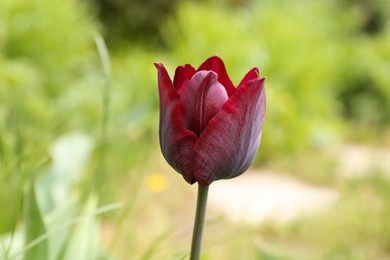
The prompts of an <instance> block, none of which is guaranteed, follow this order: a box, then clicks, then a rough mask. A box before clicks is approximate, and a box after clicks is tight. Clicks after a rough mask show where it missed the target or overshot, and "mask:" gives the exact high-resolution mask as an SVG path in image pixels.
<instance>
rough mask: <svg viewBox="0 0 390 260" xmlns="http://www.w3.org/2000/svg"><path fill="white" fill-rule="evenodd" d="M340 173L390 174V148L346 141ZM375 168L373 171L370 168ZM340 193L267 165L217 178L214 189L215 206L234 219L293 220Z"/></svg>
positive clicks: (325, 204) (315, 210)
mask: <svg viewBox="0 0 390 260" xmlns="http://www.w3.org/2000/svg"><path fill="white" fill-rule="evenodd" d="M338 153H339V156H338V158H340V159H339V170H338V171H339V173H340V175H341V176H343V177H345V178H355V177H360V176H362V175H364V174H370V173H372V172H374V173H375V172H378V171H372V169H376V170H379V172H381V173H383V174H385V175H388V176H389V177H390V149H383V148H381V149H376V148H373V147H368V146H363V145H345V146H343V147H342V148H341V149H339V152H338ZM370 169H371V171H370ZM339 197H340V194H339V192H338V191H337V190H336V189H334V188H331V187H319V186H315V185H312V184H309V183H305V182H303V181H302V180H300V179H297V178H294V177H291V176H289V174H281V173H277V172H273V171H271V170H267V169H260V170H252V171H249V172H247V173H245V174H244V175H242V176H240V177H239V178H236V179H234V181H217V182H215V183H213V188H212V189H210V194H209V205H210V208H211V210H214V211H217V212H220V213H222V214H225V215H226V216H227V217H228V218H229V219H231V220H232V221H234V222H242V221H244V222H247V223H259V222H262V221H265V220H273V221H281V222H285V221H289V220H291V219H294V218H296V217H299V216H302V215H304V214H316V213H318V212H320V211H322V210H326V209H327V208H328V207H329V206H331V205H332V204H333V203H335V202H336V201H337V199H338V198H339Z"/></svg>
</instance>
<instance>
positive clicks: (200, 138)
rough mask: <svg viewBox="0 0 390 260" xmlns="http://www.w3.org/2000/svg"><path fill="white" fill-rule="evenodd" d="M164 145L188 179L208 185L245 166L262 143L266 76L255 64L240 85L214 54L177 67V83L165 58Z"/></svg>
mask: <svg viewBox="0 0 390 260" xmlns="http://www.w3.org/2000/svg"><path fill="white" fill-rule="evenodd" d="M155 66H156V68H157V70H158V90H159V95H160V132H159V133H160V146H161V150H162V153H163V155H164V157H165V159H166V160H167V162H168V163H169V164H170V165H171V166H172V167H173V168H174V169H175V170H176V171H178V172H179V173H180V174H181V175H183V177H184V179H185V180H186V181H187V182H188V183H190V184H193V183H194V182H198V183H199V184H200V185H202V186H207V185H209V184H211V183H212V182H213V181H215V180H219V179H229V178H233V177H236V176H238V175H240V174H242V173H243V172H245V171H246V170H247V169H248V168H249V166H250V165H251V163H252V161H253V159H254V156H255V154H256V152H257V149H258V148H259V145H260V139H261V132H262V127H263V121H264V114H265V90H264V80H265V78H259V71H258V69H257V68H254V69H252V70H251V71H249V72H248V73H247V74H246V76H245V77H244V78H243V80H242V81H241V83H240V84H239V85H238V87H237V88H236V87H235V86H234V85H233V83H232V82H231V80H230V78H229V76H228V74H227V72H226V69H225V65H224V63H223V61H222V60H221V59H220V58H219V57H218V56H214V57H211V58H209V59H208V60H206V61H205V62H204V63H203V64H202V65H200V67H199V68H198V69H197V70H196V69H194V68H193V67H192V66H191V65H189V64H187V65H184V66H180V67H178V68H177V69H176V72H175V76H174V80H173V83H172V81H171V79H170V77H169V75H168V72H167V70H166V69H165V67H164V65H163V64H161V63H155Z"/></svg>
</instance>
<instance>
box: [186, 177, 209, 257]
mask: <svg viewBox="0 0 390 260" xmlns="http://www.w3.org/2000/svg"><path fill="white" fill-rule="evenodd" d="M208 191H209V186H201V185H198V200H197V204H196V215H195V224H194V231H193V233H192V245H191V256H190V260H199V259H200V251H201V247H202V234H203V226H204V219H205V215H206V207H207V195H208Z"/></svg>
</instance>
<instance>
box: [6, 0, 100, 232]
mask: <svg viewBox="0 0 390 260" xmlns="http://www.w3.org/2000/svg"><path fill="white" fill-rule="evenodd" d="M0 13H1V14H0V50H1V53H0V122H1V123H0V169H1V175H0V178H1V180H0V183H1V188H0V194H1V195H0V204H1V205H2V208H3V210H2V212H1V214H2V217H1V218H0V232H4V231H7V230H8V231H9V229H10V228H12V227H14V226H15V225H16V222H17V219H18V218H17V217H18V215H19V214H20V210H18V207H14V205H20V204H21V203H20V201H21V194H23V193H22V189H23V185H24V183H25V180H27V179H28V178H31V177H32V176H33V175H34V172H36V171H37V169H39V167H41V166H42V164H44V163H45V162H46V161H47V160H48V159H47V155H46V154H47V152H46V151H47V147H48V145H49V144H50V143H51V142H52V141H53V137H54V136H56V135H58V134H59V133H61V132H62V131H67V129H69V128H71V126H70V124H69V122H70V121H72V120H73V119H74V117H73V115H74V114H72V116H70V113H71V109H72V108H74V107H76V106H77V110H80V107H81V106H84V104H81V103H80V102H77V101H76V100H72V103H69V102H64V101H65V100H67V99H69V92H70V91H72V90H73V89H74V88H77V86H81V85H83V86H85V85H87V86H88V80H91V79H90V78H89V77H88V76H86V75H88V73H87V72H88V70H90V69H91V68H90V66H91V64H92V63H91V62H92V60H93V59H92V55H93V52H92V49H91V47H92V46H93V45H92V44H93V41H92V40H93V33H94V31H95V30H96V26H95V25H94V22H93V21H92V19H91V17H90V16H89V15H87V12H86V6H84V5H83V4H82V3H80V2H78V1H75V0H71V1H67V2H61V1H51V0H50V1H40V0H34V1H28V2H26V1H23V0H16V1H14V0H10V1H8V0H5V1H1V2H0ZM84 72H85V74H84ZM95 76H96V75H95ZM86 121H87V120H86ZM6 212H7V213H12V214H6V215H4V214H5V213H6ZM3 215H4V216H3Z"/></svg>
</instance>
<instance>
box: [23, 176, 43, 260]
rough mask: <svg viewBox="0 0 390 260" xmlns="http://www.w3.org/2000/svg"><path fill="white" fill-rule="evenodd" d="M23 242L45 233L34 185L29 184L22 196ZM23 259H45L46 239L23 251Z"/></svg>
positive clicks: (27, 242) (28, 241)
mask: <svg viewBox="0 0 390 260" xmlns="http://www.w3.org/2000/svg"><path fill="white" fill-rule="evenodd" d="M24 224H25V244H26V245H27V244H29V243H30V242H32V241H33V240H34V239H36V238H38V237H39V236H41V235H43V234H45V233H46V227H45V223H44V222H43V218H42V215H41V212H40V210H39V207H38V203H37V200H36V194H35V187H34V185H33V183H31V184H29V187H28V188H27V191H26V192H25V196H24ZM24 259H25V260H29V259H31V260H37V259H47V240H42V241H40V242H39V243H38V244H37V245H35V246H33V247H31V248H30V249H28V250H26V252H25V257H24Z"/></svg>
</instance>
